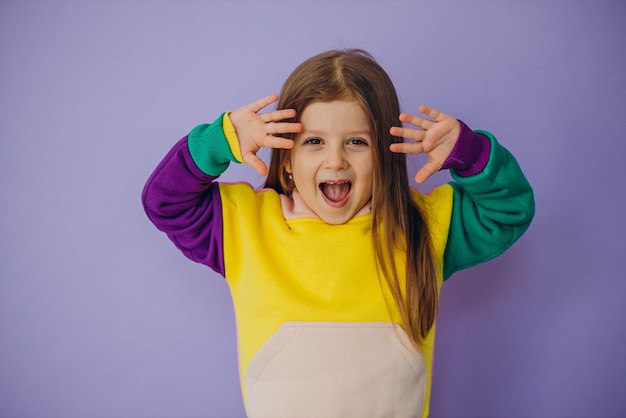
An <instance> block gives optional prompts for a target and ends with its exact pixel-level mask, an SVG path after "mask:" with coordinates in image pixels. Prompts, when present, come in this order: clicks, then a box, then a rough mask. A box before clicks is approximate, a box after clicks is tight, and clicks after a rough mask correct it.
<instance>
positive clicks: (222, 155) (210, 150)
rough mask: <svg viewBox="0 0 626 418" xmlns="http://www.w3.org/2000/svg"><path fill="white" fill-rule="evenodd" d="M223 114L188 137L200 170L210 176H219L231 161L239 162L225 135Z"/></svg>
mask: <svg viewBox="0 0 626 418" xmlns="http://www.w3.org/2000/svg"><path fill="white" fill-rule="evenodd" d="M224 115H225V114H222V115H221V116H220V117H219V118H217V120H216V121H215V122H213V123H211V124H208V123H206V124H202V125H198V126H196V127H195V128H193V129H192V130H191V132H190V133H189V136H188V137H187V144H188V146H189V153H190V154H191V157H192V158H193V161H194V162H195V163H196V165H197V166H198V168H199V169H200V170H202V172H204V173H205V174H208V175H209V176H219V175H220V174H222V173H223V172H224V171H226V169H227V168H228V165H229V163H230V162H231V161H234V162H237V163H238V162H239V161H238V160H237V159H236V158H235V156H234V155H233V153H232V151H231V149H230V146H229V145H228V141H227V139H226V136H225V134H224V128H223V120H224Z"/></svg>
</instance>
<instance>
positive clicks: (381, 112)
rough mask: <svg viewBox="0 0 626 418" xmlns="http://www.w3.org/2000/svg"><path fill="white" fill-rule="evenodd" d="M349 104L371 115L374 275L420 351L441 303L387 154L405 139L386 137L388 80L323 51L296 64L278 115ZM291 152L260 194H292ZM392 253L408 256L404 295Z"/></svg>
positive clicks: (390, 118) (351, 53) (415, 212)
mask: <svg viewBox="0 0 626 418" xmlns="http://www.w3.org/2000/svg"><path fill="white" fill-rule="evenodd" d="M340 99H347V100H354V101H355V102H356V103H358V104H359V105H360V106H361V107H362V108H363V110H364V111H365V113H366V114H367V115H368V118H369V124H370V130H371V132H372V133H373V136H374V138H375V141H374V144H375V145H374V146H373V159H374V167H373V170H374V172H373V180H374V184H373V192H372V209H371V212H372V239H373V247H374V252H375V254H376V258H377V262H378V266H379V269H380V271H381V273H382V276H383V277H384V278H385V279H386V282H387V284H388V286H389V289H390V290H391V293H392V295H393V298H394V301H395V303H396V305H397V306H398V309H399V311H400V314H401V316H402V320H403V322H404V328H405V330H406V332H407V334H408V336H409V338H410V340H411V341H412V342H413V344H415V345H416V346H417V347H419V344H420V342H421V341H422V340H423V339H424V338H425V337H426V335H427V334H428V332H429V330H430V329H431V327H432V325H433V323H434V321H435V316H436V313H437V305H438V299H439V293H438V286H437V268H436V263H435V259H434V255H433V250H432V245H431V239H430V235H429V233H428V228H427V225H426V223H425V221H424V218H423V216H422V214H421V213H420V210H419V208H418V206H417V205H416V204H415V202H414V200H413V199H412V197H411V191H410V188H409V181H408V176H407V165H406V156H405V155H404V154H400V153H394V152H391V151H390V150H389V145H390V144H391V143H392V142H402V138H399V137H394V136H392V135H391V134H390V133H389V128H390V127H391V126H394V125H397V124H398V115H399V114H400V106H399V103H398V97H397V94H396V91H395V88H394V86H393V83H392V82H391V79H390V78H389V76H388V75H387V73H386V72H385V71H384V70H383V69H382V67H381V66H380V65H378V63H376V61H375V60H374V58H373V57H372V56H371V55H370V54H368V53H367V52H365V51H363V50H358V49H351V50H344V51H336V50H334V51H328V52H324V53H321V54H319V55H316V56H314V57H312V58H309V59H308V60H306V61H304V62H303V63H302V64H300V65H299V66H298V67H297V68H296V69H295V70H294V71H293V72H292V73H291V75H290V76H289V77H288V78H287V81H286V82H285V84H284V86H283V88H282V91H281V93H280V96H279V102H278V104H277V109H295V110H296V117H295V118H294V119H293V121H299V115H301V114H302V111H303V110H304V109H305V108H306V106H308V105H309V104H311V103H313V102H317V101H332V100H340ZM289 157H290V154H289V150H285V149H273V150H272V156H271V161H270V168H269V173H268V176H267V179H266V182H265V187H267V188H272V189H274V190H276V191H277V192H278V193H282V194H288V195H289V194H290V193H291V192H292V191H293V187H294V186H293V182H292V181H290V180H289V178H288V177H287V176H288V174H287V172H286V170H285V163H286V161H287V160H288V158H289ZM394 247H395V248H400V249H403V250H405V252H406V287H405V289H402V286H401V281H400V280H399V277H398V271H397V267H396V263H395V261H394V256H393V254H394Z"/></svg>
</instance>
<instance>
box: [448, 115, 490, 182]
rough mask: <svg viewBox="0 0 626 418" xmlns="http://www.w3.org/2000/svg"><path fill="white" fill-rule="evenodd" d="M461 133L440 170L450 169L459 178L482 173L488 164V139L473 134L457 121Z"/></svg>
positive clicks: (468, 128) (475, 133)
mask: <svg viewBox="0 0 626 418" xmlns="http://www.w3.org/2000/svg"><path fill="white" fill-rule="evenodd" d="M459 123H460V124H461V131H460V133H459V138H458V139H457V141H456V143H455V144H454V148H453V149H452V152H450V155H448V158H446V161H444V163H443V165H442V166H441V169H442V170H443V169H452V170H454V172H455V173H456V174H458V175H459V176H461V177H469V176H473V175H476V174H478V173H480V172H482V171H483V170H484V168H485V166H486V165H487V162H489V154H490V151H491V143H490V142H489V139H488V138H487V137H486V136H484V135H481V134H479V133H477V132H474V131H472V130H471V129H470V127H469V126H467V125H466V124H465V123H463V121H461V120H459Z"/></svg>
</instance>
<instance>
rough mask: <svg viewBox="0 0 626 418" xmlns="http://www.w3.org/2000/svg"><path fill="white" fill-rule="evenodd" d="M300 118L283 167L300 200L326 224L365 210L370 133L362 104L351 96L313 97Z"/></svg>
mask: <svg viewBox="0 0 626 418" xmlns="http://www.w3.org/2000/svg"><path fill="white" fill-rule="evenodd" d="M300 122H301V123H302V132H301V133H299V134H297V135H296V137H295V138H294V141H295V145H294V148H293V149H292V150H291V153H290V154H291V155H290V159H289V161H288V162H287V163H286V167H285V168H286V169H287V171H288V172H289V173H291V174H292V175H293V181H294V183H295V187H296V190H297V191H298V193H299V195H300V196H301V197H302V200H303V201H304V203H306V205H307V206H308V207H309V208H310V209H311V210H312V211H313V212H314V213H315V214H316V215H317V216H319V217H320V218H321V219H322V220H323V221H325V222H326V223H329V224H342V223H345V222H347V221H349V220H350V219H352V218H353V217H354V216H355V215H361V214H365V213H368V212H369V204H370V200H371V198H372V183H373V180H372V170H373V149H372V148H373V146H374V142H373V141H374V138H373V136H372V133H371V132H370V127H369V124H368V120H367V115H366V114H365V112H364V111H363V109H362V108H361V107H360V106H359V105H358V104H357V103H356V102H354V101H347V100H336V101H332V102H314V103H312V104H310V105H308V106H307V107H306V108H305V109H304V110H303V111H302V113H301V115H300Z"/></svg>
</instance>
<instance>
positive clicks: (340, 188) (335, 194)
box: [322, 183, 350, 202]
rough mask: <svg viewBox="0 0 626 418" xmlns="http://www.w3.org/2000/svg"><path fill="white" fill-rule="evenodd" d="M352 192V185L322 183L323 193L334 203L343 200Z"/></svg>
mask: <svg viewBox="0 0 626 418" xmlns="http://www.w3.org/2000/svg"><path fill="white" fill-rule="evenodd" d="M349 192H350V183H322V193H324V195H325V196H326V197H327V198H328V200H330V201H333V202H339V201H341V200H343V199H344V198H345V197H346V196H347V195H348V193H349Z"/></svg>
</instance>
